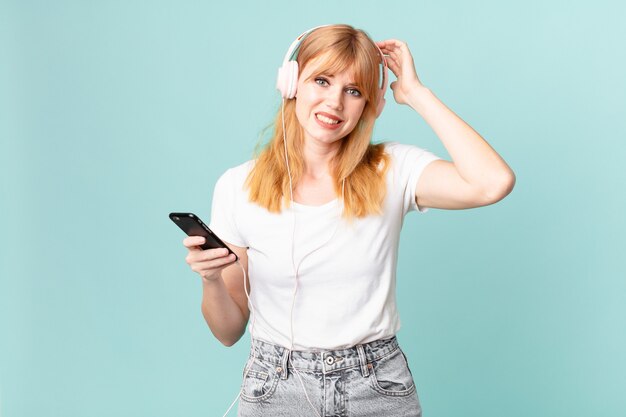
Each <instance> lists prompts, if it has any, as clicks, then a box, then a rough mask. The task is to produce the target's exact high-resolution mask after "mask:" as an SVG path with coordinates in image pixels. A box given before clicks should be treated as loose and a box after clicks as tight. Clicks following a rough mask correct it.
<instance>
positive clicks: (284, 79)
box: [276, 25, 387, 117]
mask: <svg viewBox="0 0 626 417" xmlns="http://www.w3.org/2000/svg"><path fill="white" fill-rule="evenodd" d="M326 26H330V25H323V26H317V27H314V28H313V29H309V30H307V31H306V32H304V33H303V34H302V35H300V36H298V38H297V39H296V40H295V41H293V43H292V44H291V46H290V47H289V49H288V50H287V54H285V58H284V59H283V65H282V66H281V67H280V68H278V78H277V79H276V88H277V89H278V90H279V91H280V93H281V95H282V97H283V98H287V99H291V98H294V97H295V96H296V89H297V86H298V61H296V59H295V56H294V55H295V52H296V50H297V49H298V47H299V46H300V43H302V41H303V40H304V38H306V36H307V35H308V34H309V33H311V32H313V31H314V30H316V29H319V28H322V27H326ZM374 46H376V49H377V50H378V53H379V54H380V59H381V63H382V65H381V66H382V82H381V87H380V90H379V91H378V96H377V101H376V117H378V116H380V114H381V113H382V112H383V108H384V107H385V91H387V60H386V59H385V55H383V51H381V50H380V48H379V47H378V45H376V44H375V43H374Z"/></svg>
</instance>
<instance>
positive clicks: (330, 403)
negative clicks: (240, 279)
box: [238, 337, 422, 417]
mask: <svg viewBox="0 0 626 417" xmlns="http://www.w3.org/2000/svg"><path fill="white" fill-rule="evenodd" d="M305 392H306V394H305ZM238 415H239V416H240V417H260V416H268V417H269V416H272V417H281V416H284V417H299V416H302V417H316V416H319V417H331V416H332V417H353V416H359V417H368V416H371V417H381V416H385V417H393V416H410V417H421V415H422V410H421V407H420V403H419V399H418V397H417V393H416V391H415V383H414V382H413V377H412V375H411V371H410V370H409V366H408V363H407V361H406V357H405V356H404V353H403V352H402V350H401V349H400V347H399V346H398V341H397V340H396V338H395V337H392V338H391V339H384V340H377V341H374V342H370V343H366V344H364V345H357V346H355V347H353V348H347V349H339V350H332V351H318V352H308V351H306V352H305V351H289V350H288V349H286V348H284V347H282V346H278V345H274V344H271V343H267V342H264V341H260V340H258V339H257V340H255V341H254V346H253V349H252V350H251V352H250V358H249V359H248V362H247V363H246V367H245V368H244V380H243V384H242V391H241V398H240V401H239V414H238Z"/></svg>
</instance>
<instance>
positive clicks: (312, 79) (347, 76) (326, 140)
mask: <svg viewBox="0 0 626 417" xmlns="http://www.w3.org/2000/svg"><path fill="white" fill-rule="evenodd" d="M365 103H366V99H365V97H364V95H363V93H362V91H361V89H360V88H359V87H358V86H357V85H356V84H355V83H354V77H353V75H352V73H351V72H350V71H344V72H341V73H339V74H328V73H325V72H324V71H323V70H322V69H321V68H320V66H319V64H318V63H317V62H316V60H313V61H311V62H309V63H308V64H307V66H306V67H305V69H304V71H303V72H302V74H301V75H300V78H299V79H298V89H297V94H296V117H297V118H298V121H299V122H300V125H301V126H302V128H303V129H304V138H305V141H306V142H308V141H314V142H317V143H318V144H320V145H322V144H326V145H332V144H339V140H341V139H342V138H344V137H345V136H346V135H348V134H349V133H350V132H352V130H353V129H354V127H355V126H356V124H357V123H358V121H359V119H360V117H361V114H362V113H363V108H364V107H365Z"/></svg>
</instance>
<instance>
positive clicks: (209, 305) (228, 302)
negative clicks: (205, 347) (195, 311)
mask: <svg viewBox="0 0 626 417" xmlns="http://www.w3.org/2000/svg"><path fill="white" fill-rule="evenodd" d="M202 314H203V316H204V319H205V320H206V322H207V324H208V325H209V328H210V329H211V332H212V333H213V335H214V336H215V337H216V338H217V339H218V340H219V341H220V342H222V343H223V344H224V345H226V346H232V345H234V344H235V343H236V342H237V341H238V340H239V339H240V338H241V336H242V335H243V334H244V333H245V331H246V324H247V322H248V317H247V315H245V314H244V313H243V312H242V311H241V309H240V308H239V306H238V305H237V303H235V301H234V300H233V298H232V297H231V295H230V294H229V292H228V290H227V288H226V285H225V284H224V280H223V279H222V278H221V277H220V278H217V279H215V280H206V279H202Z"/></svg>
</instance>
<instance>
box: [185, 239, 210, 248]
mask: <svg viewBox="0 0 626 417" xmlns="http://www.w3.org/2000/svg"><path fill="white" fill-rule="evenodd" d="M204 242H206V239H205V238H204V237H202V236H188V237H186V238H185V239H183V245H185V247H187V248H189V249H196V248H198V246H200V245H202V244H204Z"/></svg>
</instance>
